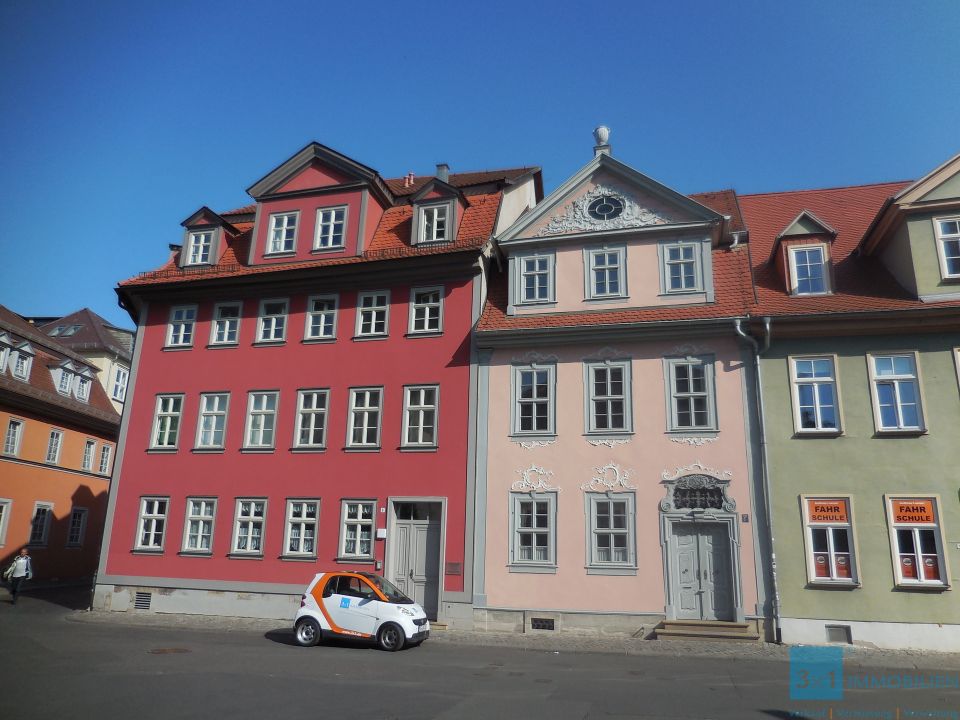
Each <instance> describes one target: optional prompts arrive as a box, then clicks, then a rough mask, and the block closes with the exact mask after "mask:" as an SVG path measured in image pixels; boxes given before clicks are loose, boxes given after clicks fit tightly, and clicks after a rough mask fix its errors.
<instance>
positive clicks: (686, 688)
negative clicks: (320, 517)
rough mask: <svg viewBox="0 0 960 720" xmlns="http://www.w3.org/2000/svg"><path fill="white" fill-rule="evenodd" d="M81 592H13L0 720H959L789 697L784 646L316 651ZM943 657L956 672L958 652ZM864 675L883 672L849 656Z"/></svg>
mask: <svg viewBox="0 0 960 720" xmlns="http://www.w3.org/2000/svg"><path fill="white" fill-rule="evenodd" d="M83 602H84V597H83V595H82V594H73V595H71V594H67V595H57V596H52V595H45V594H39V593H38V594H37V595H35V596H29V595H28V596H24V597H23V598H22V600H21V603H20V604H18V605H17V606H16V607H12V606H10V605H9V603H8V602H7V601H6V600H5V598H4V599H3V600H0V647H2V649H3V652H2V655H0V676H2V677H3V682H4V688H5V690H4V693H3V695H4V697H3V701H2V704H0V708H2V709H0V717H2V718H4V719H5V720H19V719H20V718H63V717H77V718H88V717H91V718H92V717H97V716H113V717H124V718H127V717H130V718H132V717H136V718H138V720H148V719H150V718H163V719H164V720H171V719H172V718H194V717H202V716H212V715H213V714H214V713H216V714H217V715H221V714H226V715H227V716H229V717H238V718H247V717H258V718H260V717H277V716H280V714H281V713H282V715H283V717H286V718H296V717H308V716H309V717H340V718H351V719H354V718H384V719H386V718H450V719H454V718H456V719H457V720H462V719H467V718H498V719H499V720H508V719H509V718H531V719H536V718H550V720H562V719H565V718H590V719H594V718H627V717H631V718H644V719H646V720H667V719H678V720H679V719H681V718H683V719H688V718H697V719H703V718H711V719H713V720H720V719H725V720H726V719H729V720H741V719H743V718H768V719H769V718H789V717H799V716H798V715H793V714H791V713H795V712H803V713H806V715H805V716H806V717H814V716H818V715H816V714H817V713H821V712H822V713H823V714H822V715H819V716H821V717H824V718H827V717H829V715H828V713H829V711H830V710H831V709H832V710H833V713H834V714H833V717H835V718H840V717H843V715H842V714H841V710H844V709H845V710H848V711H856V712H858V713H861V714H859V715H847V717H889V718H891V720H895V719H896V718H897V717H898V715H897V714H896V713H897V709H898V708H899V712H900V715H899V717H901V718H906V717H911V716H910V715H908V714H907V713H908V711H912V712H915V713H916V712H923V713H927V714H925V715H913V716H912V717H954V718H955V717H956V715H954V714H953V713H954V712H955V711H956V710H957V709H958V708H960V691H958V690H956V689H948V690H896V689H886V690H883V689H873V690H866V689H862V690H849V689H848V690H846V693H845V699H844V700H843V701H842V702H832V703H829V702H824V701H819V702H816V701H806V702H800V701H791V700H790V699H789V688H788V664H787V663H786V662H784V661H783V660H782V659H779V658H778V657H777V656H774V655H770V656H768V657H764V656H760V655H757V656H751V655H750V654H749V653H743V656H742V657H738V656H737V655H736V654H732V655H728V656H726V657H709V656H701V655H702V654H698V653H695V652H693V651H690V652H688V651H687V650H686V649H685V646H682V645H680V646H677V654H676V655H664V654H662V651H660V654H655V655H626V654H618V653H615V652H606V653H591V652H570V651H564V650H550V649H535V648H531V647H527V648H522V647H506V646H499V647H497V646H494V647H491V646H484V647H480V646H476V645H471V644H466V643H465V642H464V641H463V638H466V639H468V640H469V636H468V635H464V636H461V640H456V638H455V636H454V634H452V633H451V634H448V635H446V636H444V637H441V635H440V634H439V633H437V637H436V638H435V639H431V640H429V641H427V642H426V643H424V644H423V645H422V646H421V647H419V648H413V649H410V650H405V651H402V652H399V653H393V654H389V653H384V652H381V651H378V650H374V649H369V648H366V647H362V646H356V645H348V644H337V645H328V646H321V647H317V648H311V649H303V648H299V647H296V646H294V645H293V644H292V635H291V633H290V632H289V630H288V629H287V628H286V627H284V626H283V623H275V624H274V623H270V622H267V623H263V622H262V621H256V624H251V623H249V622H248V623H243V622H241V623H238V624H237V627H234V628H232V629H231V628H230V627H229V626H224V624H223V623H221V624H220V625H219V626H214V627H198V626H191V625H190V624H189V623H187V624H184V625H177V624H170V625H167V626H161V625H157V624H152V625H151V624H146V625H141V624H130V623H124V624H116V623H113V622H108V621H105V620H107V619H106V618H103V617H102V616H101V617H99V618H95V617H89V616H85V615H84V614H81V613H76V612H74V609H75V608H78V607H81V606H82V605H83ZM89 615H93V614H89ZM152 622H164V620H163V618H156V617H154V618H153V619H152ZM271 625H273V627H272V629H267V630H265V631H264V629H263V628H265V627H266V628H270V626H271ZM777 652H780V653H781V655H780V657H782V656H784V655H785V653H782V649H777ZM908 660H909V659H908ZM908 660H907V661H904V662H903V663H902V665H904V666H906V667H910V666H911V663H910V662H909V661H908ZM934 664H939V665H940V669H939V671H938V672H940V673H941V674H944V675H952V676H954V677H955V676H956V672H957V667H958V666H957V664H956V660H955V658H950V659H949V660H948V661H940V662H939V663H936V662H935V663H934ZM861 671H863V672H869V673H871V674H873V675H878V674H881V673H882V672H883V671H881V670H880V669H877V668H871V669H869V670H866V669H865V668H863V667H860V666H859V664H858V663H856V662H849V663H847V664H846V665H845V672H846V673H848V674H849V673H851V672H861ZM889 672H900V671H899V670H897V669H896V668H890V669H889ZM916 672H918V671H913V673H916ZM867 712H870V713H873V714H871V715H865V714H862V713H867Z"/></svg>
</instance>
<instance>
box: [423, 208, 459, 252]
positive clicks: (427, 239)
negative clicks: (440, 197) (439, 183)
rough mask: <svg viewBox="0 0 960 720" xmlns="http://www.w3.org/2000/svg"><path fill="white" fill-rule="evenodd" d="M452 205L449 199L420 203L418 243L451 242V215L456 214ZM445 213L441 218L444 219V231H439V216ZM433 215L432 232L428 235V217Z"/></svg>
mask: <svg viewBox="0 0 960 720" xmlns="http://www.w3.org/2000/svg"><path fill="white" fill-rule="evenodd" d="M452 207H453V206H452V205H451V203H450V202H449V201H447V202H441V203H433V204H430V205H420V206H419V208H418V210H417V212H418V214H419V218H418V223H417V229H418V232H417V235H418V237H417V244H418V245H426V244H429V243H445V242H449V241H450V238H451V232H450V225H451V223H452V222H453V220H454V219H453V218H452V217H451V215H455V212H453V211H452ZM441 213H442V214H443V217H442V218H441V219H442V221H443V232H442V233H438V232H437V225H438V224H439V223H438V217H439V216H440V214H441ZM431 215H432V216H433V219H432V222H431V223H430V226H431V229H432V232H431V233H430V234H429V235H428V233H427V224H428V222H427V218H428V217H429V216H431Z"/></svg>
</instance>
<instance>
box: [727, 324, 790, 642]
mask: <svg viewBox="0 0 960 720" xmlns="http://www.w3.org/2000/svg"><path fill="white" fill-rule="evenodd" d="M771 324H772V323H771V320H770V318H769V317H765V318H763V347H762V348H761V347H760V343H758V342H757V340H756V338H754V337H753V336H752V335H749V334H748V333H746V332H744V330H743V319H741V318H736V319H735V320H734V321H733V329H734V330H736V332H737V335H739V336H740V337H742V338H743V339H744V340H746V341H747V342H748V343H750V345H751V346H753V372H754V377H755V378H756V384H757V413H758V415H759V419H758V426H759V429H760V483H761V486H762V487H763V506H764V508H763V509H764V513H765V514H766V516H767V517H766V521H767V530H768V532H769V536H770V581H771V583H772V585H773V587H772V588H771V590H772V591H773V597H772V598H771V603H772V606H771V610H772V611H773V634H774V639H775V640H776V642H778V643H779V642H780V588H779V586H778V584H777V553H776V550H775V549H774V544H773V512H772V510H771V507H770V472H769V462H768V460H767V431H766V427H765V424H764V419H765V418H766V414H765V409H764V404H763V383H762V382H761V379H760V356H761V355H762V354H763V353H765V352H766V351H767V350H769V349H770V326H771Z"/></svg>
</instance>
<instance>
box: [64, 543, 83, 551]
mask: <svg viewBox="0 0 960 720" xmlns="http://www.w3.org/2000/svg"><path fill="white" fill-rule="evenodd" d="M63 549H64V550H83V545H77V544H73V545H64V546H63Z"/></svg>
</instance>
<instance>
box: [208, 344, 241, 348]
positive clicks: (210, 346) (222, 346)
mask: <svg viewBox="0 0 960 720" xmlns="http://www.w3.org/2000/svg"><path fill="white" fill-rule="evenodd" d="M238 347H240V343H209V344H208V345H207V350H232V349H234V348H238Z"/></svg>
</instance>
